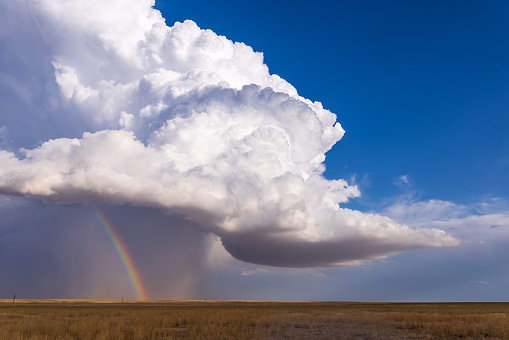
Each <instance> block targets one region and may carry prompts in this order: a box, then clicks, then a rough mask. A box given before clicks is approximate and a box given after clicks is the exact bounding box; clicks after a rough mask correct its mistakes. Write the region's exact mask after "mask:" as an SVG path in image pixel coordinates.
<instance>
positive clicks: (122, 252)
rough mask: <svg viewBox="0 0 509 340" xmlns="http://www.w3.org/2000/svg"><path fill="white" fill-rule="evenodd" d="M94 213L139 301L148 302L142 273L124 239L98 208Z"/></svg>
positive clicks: (93, 207) (94, 208)
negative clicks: (128, 250)
mask: <svg viewBox="0 0 509 340" xmlns="http://www.w3.org/2000/svg"><path fill="white" fill-rule="evenodd" d="M92 211H93V212H94V215H95V217H96V218H97V220H98V221H99V223H100V224H101V226H102V227H103V229H104V231H105V232H106V234H107V235H108V237H109V239H110V241H111V243H112V244H113V247H115V251H116V252H117V254H118V256H119V257H120V260H121V261H122V264H123V265H124V268H125V270H126V272H127V275H128V276H129V279H130V280H131V284H132V285H133V288H134V291H135V292H136V296H137V297H138V300H148V294H147V290H146V288H145V286H144V285H143V281H142V279H141V276H140V273H139V271H138V269H137V268H136V266H135V265H134V262H133V260H132V258H131V256H130V255H129V253H128V252H127V247H126V246H125V244H124V242H122V239H121V238H120V237H119V235H118V233H117V231H116V230H115V228H114V227H113V223H111V221H110V220H109V219H108V218H107V217H106V215H105V214H104V213H103V212H102V211H101V210H99V209H98V208H97V207H95V206H92Z"/></svg>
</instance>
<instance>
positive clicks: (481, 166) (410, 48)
mask: <svg viewBox="0 0 509 340" xmlns="http://www.w3.org/2000/svg"><path fill="white" fill-rule="evenodd" d="M156 8H158V9H160V10H161V11H162V13H163V16H164V17H165V18H166V21H167V23H168V24H172V23H173V22H174V21H183V20H186V19H191V20H194V21H195V22H196V23H197V24H198V25H199V26H200V27H202V28H209V29H212V30H213V31H214V32H216V33H217V34H221V35H225V36H226V37H228V38H229V39H232V40H234V41H240V42H244V43H246V44H248V45H250V46H252V47H253V48H254V49H255V50H256V51H261V52H263V53H264V56H265V62H266V64H267V65H268V66H269V69H270V72H271V73H276V74H278V75H280V76H281V77H283V78H284V79H286V80H287V81H289V82H290V83H291V84H292V85H294V86H295V87H296V88H297V90H298V91H299V94H301V95H302V96H304V97H306V98H310V99H312V100H318V101H320V102H322V103H323V105H324V107H325V108H327V109H329V110H331V111H332V112H334V113H336V114H337V115H338V121H339V122H340V123H341V125H342V126H343V127H344V129H345V130H346V135H345V137H344V138H343V139H342V140H341V141H340V142H339V143H338V144H336V146H335V147H334V149H333V150H332V151H330V152H329V153H328V154H327V160H326V164H327V172H326V175H327V176H328V177H330V178H351V177H352V176H355V179H356V181H357V183H358V184H359V185H360V186H361V187H364V190H362V193H363V196H364V197H363V199H360V200H359V202H358V204H359V205H356V207H357V208H359V209H368V210H369V209H370V208H371V205H374V206H375V207H376V206H377V205H378V204H380V200H382V199H384V198H387V197H390V196H392V195H396V194H398V190H399V188H398V187H397V186H395V185H394V181H395V180H396V179H397V178H398V177H399V176H401V175H408V176H409V178H410V179H411V180H412V182H413V183H414V185H415V186H416V187H417V188H418V189H419V192H420V194H421V195H422V198H423V199H432V198H434V199H442V200H451V201H454V202H458V203H463V204H467V203H472V202H476V201H478V200H481V199H482V197H484V196H495V197H504V198H506V199H507V198H508V196H507V193H508V192H509V178H508V177H509V176H507V173H508V171H509V154H508V150H509V135H508V134H507V126H508V125H509V112H508V107H509V98H508V96H507V93H509V66H508V63H507V60H508V59H509V46H508V41H509V40H508V38H509V28H508V26H507V18H508V16H509V8H508V6H507V4H506V3H504V2H503V1H488V2H477V1H466V2H465V1H446V2H443V1H383V2H379V1H316V2H313V4H312V5H311V4H310V3H309V2H307V1H293V2H292V4H291V5H288V3H287V2H284V1H261V2H238V1H220V2H213V3H211V2H207V1H158V2H157V3H156Z"/></svg>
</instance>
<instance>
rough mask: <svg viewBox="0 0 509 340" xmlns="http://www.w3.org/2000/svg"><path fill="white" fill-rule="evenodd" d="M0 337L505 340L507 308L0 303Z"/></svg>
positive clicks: (508, 325)
mask: <svg viewBox="0 0 509 340" xmlns="http://www.w3.org/2000/svg"><path fill="white" fill-rule="evenodd" d="M0 339H1V340H4V339H5V340H15V339H509V303H380V302H378V303H367V302H364V303H354V302H269V301H267V302H260V301H206V302H205V301H153V302H134V301H124V302H123V303H120V301H90V300H82V301H79V300H16V302H15V303H13V302H12V300H11V301H9V300H0Z"/></svg>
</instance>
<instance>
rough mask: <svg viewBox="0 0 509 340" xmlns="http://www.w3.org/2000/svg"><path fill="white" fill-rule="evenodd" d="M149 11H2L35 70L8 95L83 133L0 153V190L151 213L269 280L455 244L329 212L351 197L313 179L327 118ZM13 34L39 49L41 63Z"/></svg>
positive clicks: (81, 7)
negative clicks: (266, 272) (275, 270)
mask: <svg viewBox="0 0 509 340" xmlns="http://www.w3.org/2000/svg"><path fill="white" fill-rule="evenodd" d="M152 4H153V3H152V2H151V1H138V0H129V1H122V2H121V1H110V2H103V1H96V0H94V1H64V0H61V1H49V0H48V1H43V0H41V1H35V0H34V1H30V0H24V1H19V2H16V3H15V4H13V3H10V2H9V1H7V0H2V1H1V2H0V9H2V10H5V12H4V13H8V14H3V15H0V19H1V18H5V17H6V15H8V16H20V17H21V18H22V19H23V20H20V21H19V23H18V22H15V21H12V20H10V21H8V24H9V25H10V27H9V31H11V32H14V31H16V29H19V30H20V32H21V33H20V34H18V36H17V37H14V38H13V37H11V36H9V35H6V34H3V35H0V37H1V39H2V40H3V42H4V43H5V44H6V45H8V46H11V45H12V46H13V48H12V50H16V51H17V52H16V53H19V54H21V55H23V56H24V55H26V58H25V59H21V61H13V62H12V63H14V64H16V65H18V66H19V63H23V62H24V61H23V60H27V61H28V62H29V63H30V64H33V65H36V66H37V67H34V68H33V69H28V70H25V69H24V68H23V71H20V72H22V76H23V77H25V78H28V79H30V80H31V82H27V84H28V85H23V84H21V85H20V86H23V87H24V91H27V92H29V93H31V95H30V96H28V97H30V98H33V97H38V98H50V100H49V104H47V105H45V106H41V107H40V108H39V109H40V110H42V111H43V112H45V113H46V114H47V115H48V118H49V119H48V124H49V125H51V124H55V125H56V126H57V124H58V126H60V127H61V125H62V124H66V126H68V127H69V128H70V127H73V126H75V125H76V122H85V124H83V125H82V126H84V127H85V128H84V130H83V131H82V132H84V133H83V134H74V135H73V137H75V138H61V137H62V136H57V137H55V138H52V139H50V140H47V141H46V142H45V143H42V144H41V145H40V146H38V147H36V148H27V149H23V153H24V157H18V156H17V155H15V154H14V153H12V152H8V151H5V150H4V151H0V192H2V193H4V194H14V195H36V196H41V197H44V198H45V200H46V201H47V202H56V203H68V204H71V203H76V202H85V203H87V202H91V201H102V202H104V201H107V202H112V203H115V204H127V205H135V206H146V207H155V208H158V209H161V210H163V211H165V212H167V213H169V214H178V215H181V216H185V217H186V218H187V219H189V220H192V221H194V222H196V223H197V224H198V225H199V226H200V227H201V228H202V229H203V230H204V231H206V232H211V233H214V234H216V235H218V236H219V237H221V239H222V244H223V245H224V247H225V249H227V250H228V251H229V252H230V253H231V254H232V255H233V256H235V257H236V258H238V259H241V260H244V261H248V262H254V263H259V264H268V265H273V266H288V267H307V266H332V265H341V264H347V263H357V262H356V261H359V260H366V259H371V258H380V257H382V256H385V255H389V254H392V253H394V252H397V251H402V250H406V249H413V248H421V247H440V246H451V245H456V244H458V242H457V240H456V239H454V238H453V237H451V236H450V235H448V234H447V233H445V232H443V231H441V230H437V229H423V230H417V229H411V228H409V227H407V226H406V225H402V224H399V223H397V222H395V221H394V220H392V219H390V218H388V217H384V216H381V215H378V214H363V213H361V212H358V211H352V210H348V209H342V208H340V207H339V204H340V203H344V202H346V201H348V199H350V198H352V197H356V196H358V195H359V194H360V193H359V191H358V189H357V187H356V186H353V185H349V184H348V183H347V182H346V181H344V180H342V179H339V180H333V181H331V180H327V179H325V178H324V177H323V176H322V172H323V170H324V166H323V164H322V163H323V161H324V159H325V153H326V152H327V151H328V150H329V149H330V148H331V147H332V146H333V145H334V144H335V143H336V142H337V141H339V140H340V139H341V138H342V136H343V133H344V131H343V129H342V128H341V126H340V124H339V123H336V115H335V114H333V113H332V112H330V111H328V110H325V109H324V108H323V107H322V105H321V103H318V102H311V101H310V100H307V99H305V98H302V97H300V96H299V95H298V94H297V92H296V90H295V89H294V88H293V86H291V85H290V84H288V83H287V82H286V81H284V80H283V79H281V78H280V77H278V76H277V75H271V74H270V73H269V70H268V67H267V66H266V65H265V64H264V63H263V55H262V54H261V53H259V52H254V51H253V50H252V49H251V48H250V47H249V46H246V45H245V44H242V43H234V42H232V41H230V40H228V39H227V38H225V37H222V36H218V35H216V34H215V33H214V32H212V31H210V30H202V29H200V28H199V27H198V26H197V25H196V24H195V23H194V22H192V21H186V22H184V23H176V24H175V25H174V26H172V27H167V26H166V25H165V24H164V20H163V19H162V17H161V15H160V13H159V12H158V11H155V10H153V9H152V8H151V6H152ZM27 8H28V9H29V10H30V16H29V17H28V16H27V14H26V9H27ZM83 13H87V15H83ZM20 25H23V27H21V26H20ZM20 35H21V36H22V37H23V36H24V37H25V38H26V37H28V38H29V39H28V40H29V41H37V40H38V38H40V37H43V43H41V44H42V45H41V46H40V47H39V51H40V53H34V52H33V51H32V49H29V48H28V47H27V46H26V45H24V43H23V42H21V43H20V42H19V41H18V39H19V36H20ZM13 60H14V57H13ZM2 70H6V66H5V65H2ZM41 70H43V71H41ZM48 70H50V71H51V72H48ZM3 72H7V74H6V75H5V77H9V76H16V74H13V72H14V71H12V70H11V69H9V71H3ZM14 78H16V77H14ZM47 83H49V84H52V85H51V86H47V85H46V84H47ZM20 100H21V99H20ZM23 100H25V99H23ZM25 101H26V100H25ZM27 105H28V104H27ZM30 105H32V104H30ZM27 112H29V113H30V114H35V112H39V111H37V110H35V108H34V110H33V111H27ZM58 112H59V113H60V114H63V113H65V120H64V121H63V123H62V121H61V120H60V119H57V118H58V117H59V116H58V115H57V113H58ZM80 126H81V124H80ZM57 130H58V129H57ZM72 131H76V129H73V130H72ZM65 136H69V134H65ZM14 137H16V136H14ZM402 180H403V181H406V182H407V181H408V180H407V179H402ZM393 213H394V214H395V215H397V214H396V212H395V211H394V212H393Z"/></svg>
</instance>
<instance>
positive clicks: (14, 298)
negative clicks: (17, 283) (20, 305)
mask: <svg viewBox="0 0 509 340" xmlns="http://www.w3.org/2000/svg"><path fill="white" fill-rule="evenodd" d="M14 300H16V294H14V297H13V298H12V303H14Z"/></svg>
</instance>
